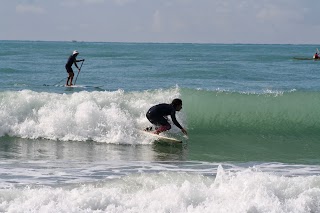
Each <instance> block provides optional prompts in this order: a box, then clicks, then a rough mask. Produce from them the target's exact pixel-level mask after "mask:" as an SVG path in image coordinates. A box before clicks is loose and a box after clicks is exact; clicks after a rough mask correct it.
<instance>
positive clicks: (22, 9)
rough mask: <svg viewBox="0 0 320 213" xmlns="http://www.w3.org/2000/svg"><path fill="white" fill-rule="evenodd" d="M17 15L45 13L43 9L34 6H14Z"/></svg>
mask: <svg viewBox="0 0 320 213" xmlns="http://www.w3.org/2000/svg"><path fill="white" fill-rule="evenodd" d="M16 12H17V13H34V14H44V13H45V12H46V11H45V9H44V8H42V7H39V6H35V5H26V4H24V5H23V4H19V5H17V6H16Z"/></svg>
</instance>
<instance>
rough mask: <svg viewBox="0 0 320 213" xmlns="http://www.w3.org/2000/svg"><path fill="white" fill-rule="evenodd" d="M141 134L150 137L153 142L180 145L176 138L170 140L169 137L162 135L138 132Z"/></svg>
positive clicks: (143, 131)
mask: <svg viewBox="0 0 320 213" xmlns="http://www.w3.org/2000/svg"><path fill="white" fill-rule="evenodd" d="M139 131H140V132H141V133H143V134H146V135H148V136H151V137H153V138H154V139H155V141H162V142H167V143H182V141H181V140H178V139H176V138H171V137H166V136H163V135H157V134H154V133H152V132H147V131H145V130H139Z"/></svg>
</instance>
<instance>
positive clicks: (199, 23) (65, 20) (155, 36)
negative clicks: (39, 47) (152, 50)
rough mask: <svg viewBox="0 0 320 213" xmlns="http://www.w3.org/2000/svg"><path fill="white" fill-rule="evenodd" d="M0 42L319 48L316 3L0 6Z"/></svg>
mask: <svg viewBox="0 0 320 213" xmlns="http://www.w3.org/2000/svg"><path fill="white" fill-rule="evenodd" d="M0 40H44V41H71V40H77V41H96V42H161V43H162V42H169V43H171V42H173V43H227V44H228V43H252V44H261V43H262V44H319V43H320V42H319V41H320V0H0Z"/></svg>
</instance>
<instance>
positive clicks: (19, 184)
mask: <svg viewBox="0 0 320 213" xmlns="http://www.w3.org/2000/svg"><path fill="white" fill-rule="evenodd" d="M316 48H317V47H316V46H315V45H254V44H157V43H94V42H44V41H0V120H1V123H0V212H201V213H203V212H218V213H220V212H223V213H224V212H239V213H242V212H250V213H260V212H275V213H278V212H279V213H280V212H296V213H298V212H299V213H300V212H320V155H319V150H320V145H319V144H320V143H319V142H320V131H319V130H320V110H319V107H320V83H319V82H320V60H319V61H318V60H312V55H313V53H314V52H315V50H316ZM75 49H76V50H78V51H79V52H80V54H79V56H78V59H82V58H84V59H85V61H84V63H83V64H82V68H81V72H78V71H77V70H76V69H74V70H75V76H78V78H77V81H76V86H75V87H72V88H70V87H64V84H65V81H66V77H67V73H66V71H65V68H64V65H65V63H66V61H67V59H68V56H69V55H70V54H71V53H72V51H73V50H75ZM79 65H81V62H80V63H79ZM174 98H181V99H182V101H183V109H182V111H181V112H178V113H177V119H178V120H179V121H180V123H181V124H182V126H184V127H186V129H187V131H188V133H189V135H188V136H189V137H188V139H186V138H185V137H183V135H182V133H181V132H180V130H179V129H178V128H176V127H173V128H172V129H171V130H170V131H169V132H168V133H166V135H169V136H172V137H176V138H179V139H182V140H183V143H182V144H166V143H158V142H154V140H153V138H150V137H148V136H147V135H144V134H141V133H140V132H139V129H142V128H144V127H146V126H148V125H149V123H148V121H147V119H146V118H145V113H146V111H147V110H148V109H149V108H150V107H151V106H152V105H154V104H158V103H169V102H171V100H172V99H174Z"/></svg>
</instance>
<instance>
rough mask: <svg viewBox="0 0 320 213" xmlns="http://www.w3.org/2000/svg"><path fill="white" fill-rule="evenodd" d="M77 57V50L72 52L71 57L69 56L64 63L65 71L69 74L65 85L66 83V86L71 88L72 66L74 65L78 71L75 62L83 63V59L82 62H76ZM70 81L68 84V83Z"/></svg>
mask: <svg viewBox="0 0 320 213" xmlns="http://www.w3.org/2000/svg"><path fill="white" fill-rule="evenodd" d="M78 55H79V52H78V51H77V50H75V51H73V53H72V55H70V57H69V58H68V61H67V63H66V66H65V67H66V70H67V72H68V74H69V76H68V78H67V83H66V86H72V85H73V84H72V80H73V76H74V73H73V70H72V64H74V65H75V66H76V67H77V69H78V70H79V71H80V69H79V67H78V65H77V63H76V62H80V61H84V59H82V60H77V59H76V58H77V56H78ZM69 81H70V82H69Z"/></svg>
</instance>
